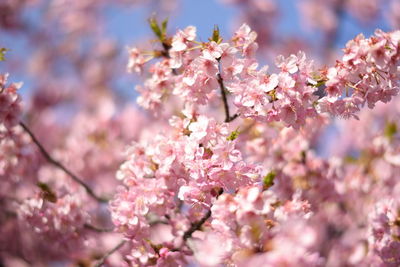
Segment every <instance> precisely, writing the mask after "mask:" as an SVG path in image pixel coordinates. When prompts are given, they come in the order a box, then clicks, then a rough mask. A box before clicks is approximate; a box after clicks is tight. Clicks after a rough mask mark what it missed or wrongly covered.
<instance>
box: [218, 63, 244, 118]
mask: <svg viewBox="0 0 400 267" xmlns="http://www.w3.org/2000/svg"><path fill="white" fill-rule="evenodd" d="M218 63H219V59H218ZM217 81H218V84H219V88H220V89H221V95H222V102H223V103H224V110H225V122H231V121H233V120H234V119H236V118H237V117H239V114H235V115H233V116H232V117H231V115H230V113H229V104H228V98H227V96H226V88H225V85H224V80H223V79H222V76H221V72H220V73H218V74H217Z"/></svg>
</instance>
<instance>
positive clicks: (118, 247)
mask: <svg viewBox="0 0 400 267" xmlns="http://www.w3.org/2000/svg"><path fill="white" fill-rule="evenodd" d="M125 242H126V241H125V240H122V241H121V242H120V243H119V244H118V245H116V246H115V247H114V248H113V249H111V250H110V251H109V252H107V253H106V254H104V255H103V257H101V259H100V260H99V262H98V263H97V264H96V265H94V267H101V266H102V265H103V264H104V262H105V261H106V259H107V258H108V256H110V255H111V254H113V253H114V252H116V251H117V250H118V249H120V248H121V247H122V246H123V245H124V244H125Z"/></svg>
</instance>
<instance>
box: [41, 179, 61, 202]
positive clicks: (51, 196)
mask: <svg viewBox="0 0 400 267" xmlns="http://www.w3.org/2000/svg"><path fill="white" fill-rule="evenodd" d="M36 185H37V186H38V187H39V188H40V190H41V191H42V197H43V198H44V199H45V200H47V201H49V202H52V203H55V202H57V196H56V194H55V193H54V192H53V191H52V190H51V188H50V187H49V185H48V184H46V183H42V182H37V184H36Z"/></svg>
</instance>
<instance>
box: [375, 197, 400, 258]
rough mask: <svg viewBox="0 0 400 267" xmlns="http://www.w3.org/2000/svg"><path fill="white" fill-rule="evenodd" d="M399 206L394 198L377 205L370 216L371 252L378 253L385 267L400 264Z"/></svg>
mask: <svg viewBox="0 0 400 267" xmlns="http://www.w3.org/2000/svg"><path fill="white" fill-rule="evenodd" d="M399 210H400V209H399V204H398V201H396V200H395V199H393V198H389V199H384V200H381V201H379V202H378V203H376V205H375V209H374V210H373V212H372V213H371V215H370V219H369V223H370V225H369V226H370V229H369V231H370V238H369V244H370V246H371V252H372V253H376V255H378V256H379V258H380V259H381V260H382V265H384V266H398V265H399V264H400V255H399V253H398V251H399V249H400V214H399Z"/></svg>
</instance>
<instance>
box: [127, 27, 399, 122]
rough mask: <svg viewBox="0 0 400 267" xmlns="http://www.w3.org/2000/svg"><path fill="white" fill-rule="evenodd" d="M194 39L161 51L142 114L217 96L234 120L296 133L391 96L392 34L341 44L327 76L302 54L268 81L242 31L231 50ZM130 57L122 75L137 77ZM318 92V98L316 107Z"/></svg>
mask: <svg viewBox="0 0 400 267" xmlns="http://www.w3.org/2000/svg"><path fill="white" fill-rule="evenodd" d="M195 37H196V35H195V29H194V28H193V27H188V28H186V29H185V30H184V31H179V32H178V33H177V34H176V35H175V36H174V37H173V38H172V41H171V42H172V43H171V48H170V50H167V51H164V53H168V52H169V54H168V55H169V56H168V57H166V58H164V59H162V60H161V61H158V62H157V63H155V64H154V65H153V66H151V68H150V72H151V74H152V75H151V77H150V78H149V79H147V80H146V81H145V83H144V87H141V86H139V87H138V91H139V92H140V93H141V96H140V97H139V98H138V103H139V104H140V105H141V106H143V107H145V108H147V109H153V110H155V109H159V108H160V107H161V106H162V103H163V101H166V99H168V98H169V97H170V96H173V95H176V96H179V99H180V100H183V101H184V103H190V104H197V105H205V104H207V103H209V102H210V101H212V100H214V99H215V98H216V96H218V91H221V94H222V95H223V96H224V95H225V94H226V93H227V92H229V93H231V94H232V96H233V98H234V100H233V102H234V104H235V106H236V107H237V114H239V115H240V116H241V117H244V118H255V119H257V120H260V121H267V122H272V121H283V122H284V123H285V125H287V126H292V127H294V128H299V127H300V126H301V125H304V123H305V119H306V118H308V117H311V118H312V117H315V116H316V115H317V113H318V112H328V113H330V114H333V115H338V116H343V117H350V116H353V117H356V112H358V111H359V110H360V107H361V106H363V105H364V103H367V104H368V106H369V107H370V108H372V107H373V106H374V105H375V103H376V102H378V101H383V102H388V101H389V100H390V99H391V98H392V97H393V96H395V95H397V93H398V86H399V85H398V80H399V70H398V64H399V60H400V57H399V51H400V49H399V44H398V43H399V38H400V32H399V31H397V32H392V33H384V32H382V31H377V32H376V34H375V36H373V37H371V38H369V39H366V38H364V37H363V36H362V35H360V36H358V37H357V38H356V39H354V40H352V41H350V42H349V43H348V44H347V46H346V49H345V55H344V56H343V59H342V61H337V63H336V65H335V66H334V67H331V68H329V69H322V70H317V69H316V68H315V66H314V64H313V61H309V60H307V59H306V56H305V54H304V53H302V52H299V53H298V54H297V55H290V56H289V57H287V58H284V57H283V56H279V57H277V58H276V67H277V68H278V69H279V70H280V72H278V73H273V74H270V73H269V72H268V67H267V66H265V67H262V68H261V69H258V65H259V64H258V63H257V61H256V60H255V58H254V55H255V50H256V49H257V43H256V42H255V39H256V37H257V35H256V33H255V32H253V31H251V29H250V28H249V26H247V25H243V26H241V27H240V28H239V29H238V31H237V32H236V33H235V34H234V36H233V37H232V40H231V42H230V43H224V42H221V39H220V37H219V35H218V34H217V37H215V41H214V40H212V41H210V42H208V43H200V45H197V46H196V44H197V43H198V42H197V41H195ZM218 38H219V39H218ZM133 50H134V51H135V53H131V59H130V63H129V67H130V69H136V70H139V69H141V68H142V65H143V64H144V62H145V61H147V60H144V59H143V58H142V56H141V55H140V52H138V50H137V49H135V48H134V49H133ZM321 86H324V87H326V88H325V89H324V92H325V96H324V97H322V98H321V99H319V98H320V97H319V96H318V89H319V87H321ZM230 119H231V118H227V119H226V121H229V120H230Z"/></svg>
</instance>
